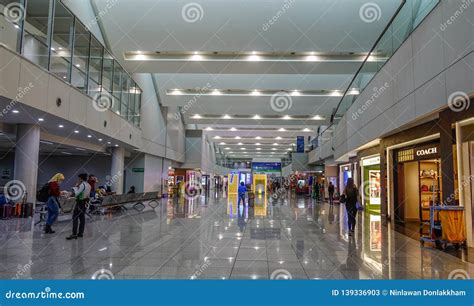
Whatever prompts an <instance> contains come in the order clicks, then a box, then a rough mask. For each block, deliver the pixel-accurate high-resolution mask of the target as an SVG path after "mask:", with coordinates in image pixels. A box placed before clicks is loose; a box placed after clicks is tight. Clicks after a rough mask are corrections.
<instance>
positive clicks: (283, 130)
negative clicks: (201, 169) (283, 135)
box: [278, 128, 286, 132]
mask: <svg viewBox="0 0 474 306" xmlns="http://www.w3.org/2000/svg"><path fill="white" fill-rule="evenodd" d="M278 131H279V132H285V131H286V130H285V129H284V128H279V129H278Z"/></svg>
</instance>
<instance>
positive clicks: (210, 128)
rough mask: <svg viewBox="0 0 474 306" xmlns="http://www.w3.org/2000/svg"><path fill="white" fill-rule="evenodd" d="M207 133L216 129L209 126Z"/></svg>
mask: <svg viewBox="0 0 474 306" xmlns="http://www.w3.org/2000/svg"><path fill="white" fill-rule="evenodd" d="M206 131H214V129H213V128H212V127H210V126H208V127H207V128H206Z"/></svg>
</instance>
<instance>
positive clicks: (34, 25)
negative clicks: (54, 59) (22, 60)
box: [23, 0, 52, 69]
mask: <svg viewBox="0 0 474 306" xmlns="http://www.w3.org/2000/svg"><path fill="white" fill-rule="evenodd" d="M49 4H50V1H49V0H37V1H28V7H27V8H26V12H25V13H24V14H25V22H24V28H23V30H24V34H23V56H24V57H26V58H27V59H29V60H30V61H32V62H33V63H35V64H37V65H39V66H41V67H43V68H46V69H48V68H49V67H48V65H49V41H48V34H49V26H50V24H51V23H50V21H51V20H52V18H50V16H49V13H50V7H49Z"/></svg>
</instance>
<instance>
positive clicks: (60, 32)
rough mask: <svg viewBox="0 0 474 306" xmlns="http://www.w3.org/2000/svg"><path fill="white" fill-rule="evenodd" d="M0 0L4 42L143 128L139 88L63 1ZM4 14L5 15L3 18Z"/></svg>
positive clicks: (1, 41)
mask: <svg viewBox="0 0 474 306" xmlns="http://www.w3.org/2000/svg"><path fill="white" fill-rule="evenodd" d="M25 2H26V1H25V0H0V28H1V36H0V43H2V44H4V45H5V46H7V48H9V49H10V50H13V51H15V52H18V53H21V54H22V55H23V56H24V57H25V58H27V59H28V60H30V61H31V62H33V63H35V64H37V65H39V66H41V67H43V68H44V69H47V70H49V71H51V72H52V73H53V74H54V75H56V76H57V77H59V78H61V79H62V80H63V81H65V82H69V83H70V84H71V85H72V86H74V87H76V88H78V89H80V90H81V91H82V92H84V93H85V94H87V95H89V96H90V97H92V98H99V96H100V95H108V96H113V99H112V101H113V103H112V105H111V106H110V109H111V110H112V111H113V112H115V113H116V114H118V115H120V116H122V117H123V118H124V119H126V120H128V121H129V122H130V123H132V124H134V125H135V126H137V127H140V107H141V89H140V88H139V87H138V85H137V84H136V83H135V82H134V81H133V79H132V78H131V77H130V75H129V74H128V73H127V72H126V71H125V70H124V69H123V68H122V66H121V65H120V64H119V63H118V62H117V61H116V60H115V59H114V57H113V56H112V54H111V53H110V52H109V51H107V50H106V49H105V48H104V46H103V45H102V44H101V43H100V41H99V40H98V39H97V38H95V37H94V35H92V34H91V33H90V32H89V30H88V29H87V28H86V26H84V24H82V23H81V22H80V21H79V19H77V18H76V17H75V16H74V14H72V13H71V12H70V11H69V10H68V9H67V8H66V7H65V6H64V5H63V4H62V3H61V1H60V0H34V1H33V0H30V1H27V5H26V7H25ZM1 12H3V15H2V14H1Z"/></svg>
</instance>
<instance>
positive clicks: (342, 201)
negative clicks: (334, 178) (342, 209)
mask: <svg viewBox="0 0 474 306" xmlns="http://www.w3.org/2000/svg"><path fill="white" fill-rule="evenodd" d="M339 202H340V203H346V195H345V194H343V195H341V198H340V199H339Z"/></svg>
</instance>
